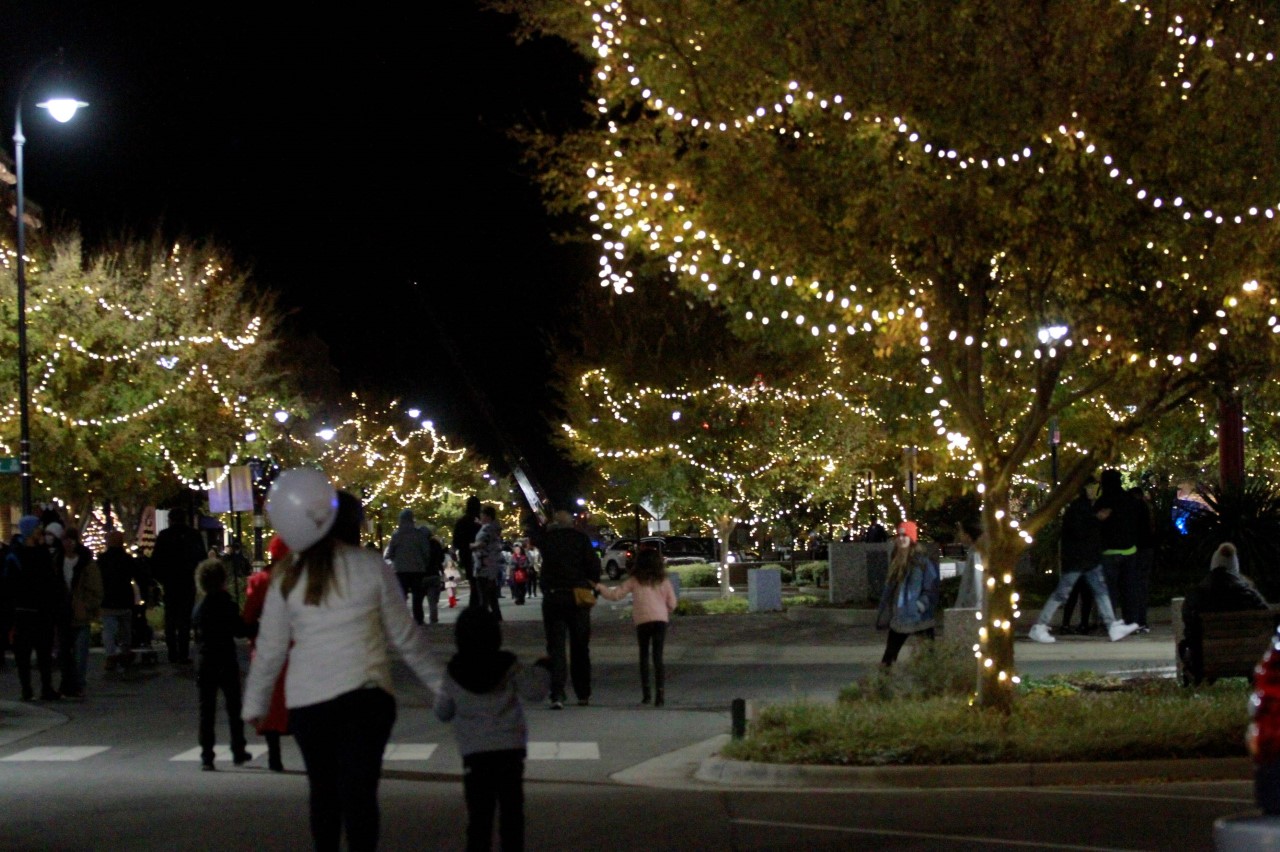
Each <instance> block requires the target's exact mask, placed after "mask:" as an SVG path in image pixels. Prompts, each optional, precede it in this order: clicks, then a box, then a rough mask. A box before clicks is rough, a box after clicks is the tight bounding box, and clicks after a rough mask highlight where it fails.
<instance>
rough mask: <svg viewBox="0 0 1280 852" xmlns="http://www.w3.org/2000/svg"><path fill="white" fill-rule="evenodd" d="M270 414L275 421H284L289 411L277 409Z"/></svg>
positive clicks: (286, 419) (287, 417)
mask: <svg viewBox="0 0 1280 852" xmlns="http://www.w3.org/2000/svg"><path fill="white" fill-rule="evenodd" d="M272 416H273V417H275V419H276V422H277V423H285V422H287V421H288V419H289V412H287V411H284V410H281V411H277V412H276V413H275V414H274V415H272Z"/></svg>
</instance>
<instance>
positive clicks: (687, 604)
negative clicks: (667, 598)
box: [675, 598, 707, 615]
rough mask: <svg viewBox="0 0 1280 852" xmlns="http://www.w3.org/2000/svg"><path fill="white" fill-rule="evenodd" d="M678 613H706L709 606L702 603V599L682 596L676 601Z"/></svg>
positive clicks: (676, 612)
mask: <svg viewBox="0 0 1280 852" xmlns="http://www.w3.org/2000/svg"><path fill="white" fill-rule="evenodd" d="M675 614H676V615H706V614H707V608H706V607H705V606H703V605H702V601H691V600H689V599H688V598H681V599H680V600H678V601H676V611H675Z"/></svg>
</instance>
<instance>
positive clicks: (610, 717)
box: [0, 601, 1251, 850]
mask: <svg viewBox="0 0 1280 852" xmlns="http://www.w3.org/2000/svg"><path fill="white" fill-rule="evenodd" d="M504 605H505V608H506V612H507V614H508V621H507V622H506V634H507V638H508V645H509V646H510V647H512V648H513V649H514V650H516V651H517V652H518V653H520V654H521V655H522V656H532V655H535V654H537V653H540V651H541V648H540V644H541V640H540V635H541V632H540V625H539V623H538V621H537V617H538V609H537V607H536V602H535V603H534V605H530V606H526V607H523V608H521V607H515V606H513V605H512V604H511V602H510V601H505V602H504ZM623 612H624V611H623V610H621V609H618V608H613V607H610V606H608V605H602V606H601V607H598V608H597V610H596V613H595V619H594V624H595V626H594V634H595V638H594V640H593V657H594V660H595V681H596V688H595V694H594V695H593V699H592V704H591V706H589V707H577V706H575V705H573V704H572V702H571V703H570V705H569V706H568V707H567V708H566V709H565V710H563V711H552V710H549V709H547V708H545V707H536V708H530V711H529V717H530V729H531V732H530V739H531V747H530V759H529V761H528V763H527V768H526V784H525V796H526V808H525V810H526V817H527V845H528V848H530V849H619V850H630V849H635V850H641V849H644V850H651V849H705V850H712V849H715V850H719V849H751V850H757V849H759V850H764V849H837V848H838V849H858V850H863V849H866V850H916V849H942V848H945V849H949V850H954V849H961V850H968V849H973V850H979V849H982V850H992V849H1168V850H1196V849H1210V848H1212V839H1211V838H1212V824H1213V820H1214V819H1215V818H1217V817H1219V816H1223V815H1228V814H1237V813H1241V812H1247V811H1249V810H1251V793H1250V785H1249V783H1248V780H1247V778H1244V777H1241V778H1240V779H1239V780H1232V781H1218V782H1203V783H1145V784H1131V785H1101V784H1091V783H1088V779H1082V784H1081V786H1077V787H1048V788H1046V787H1037V788H1026V789H1022V788H1004V789H963V790H936V789H935V790H911V789H898V790H851V791H841V792H829V791H822V790H813V789H804V790H797V789H776V790H744V789H728V788H717V787H713V786H710V785H706V784H703V783H701V782H697V781H695V780H692V778H691V775H692V770H693V768H694V767H695V766H696V763H697V758H698V755H699V754H703V753H709V752H708V751H707V748H706V744H707V743H708V741H709V740H710V739H711V738H713V737H715V736H717V735H722V734H725V733H727V732H728V730H729V712H728V708H729V704H730V702H731V701H732V699H733V698H735V697H744V698H749V699H756V700H780V699H787V698H791V697H799V696H808V697H810V698H813V699H818V700H821V699H825V698H830V697H831V696H833V695H834V694H835V693H836V692H837V691H838V690H839V688H840V687H841V686H842V685H844V684H845V683H847V682H848V681H849V680H851V679H852V678H853V677H855V676H857V675H858V674H859V673H860V672H863V671H866V670H868V669H869V668H870V667H871V666H874V665H875V662H876V661H877V660H878V658H879V653H880V651H881V650H882V643H883V638H882V635H880V634H876V633H875V632H874V631H872V630H869V629H862V628H840V627H832V626H814V625H797V624H794V623H791V622H787V621H786V619H784V618H783V617H782V616H778V615H756V616H742V617H704V618H695V619H682V620H680V621H679V622H677V623H676V624H675V625H674V626H673V628H672V633H671V639H670V640H669V642H670V644H669V649H668V650H669V654H668V656H669V669H670V682H669V685H668V699H669V702H670V706H669V707H667V708H664V709H661V710H658V709H654V708H651V707H640V706H638V705H637V700H638V698H639V695H638V693H639V688H638V684H637V683H636V681H637V675H636V666H635V663H634V661H633V657H634V655H635V651H634V644H633V639H632V635H631V629H630V625H629V624H628V623H627V622H626V621H624V620H623V619H622V618H621V615H622V614H623ZM451 617H452V614H451V613H447V612H446V614H445V620H446V621H448V620H449V619H450V618H451ZM427 629H428V630H430V631H431V634H432V636H433V637H438V639H439V641H438V646H439V655H440V659H441V661H443V660H445V659H446V658H447V657H448V655H449V654H450V653H451V647H450V646H451V644H452V643H451V630H450V628H449V625H448V624H447V623H445V624H441V625H437V626H434V627H428V628H427ZM909 647H910V643H909V644H908V648H909ZM1018 652H1019V660H1020V667H1021V668H1022V670H1023V671H1025V672H1034V671H1041V672H1043V671H1050V670H1055V669H1067V670H1069V669H1082V668H1088V669H1092V670H1094V671H1108V670H1118V669H1126V670H1127V669H1134V668H1159V667H1167V666H1168V665H1170V664H1171V663H1172V641H1171V639H1170V637H1169V635H1168V631H1167V628H1165V629H1164V630H1163V631H1161V630H1160V629H1159V628H1157V629H1156V632H1154V633H1153V634H1151V636H1148V637H1140V638H1135V639H1132V640H1126V641H1125V642H1122V643H1115V644H1112V643H1108V642H1105V641H1104V640H1097V639H1081V640H1077V641H1063V642H1060V643H1058V644H1057V645H1053V646H1038V645H1033V644H1030V643H1019V646H1018ZM92 663H93V664H92V665H91V669H92V672H93V674H92V675H91V678H90V685H89V698H88V699H87V700H86V701H84V702H77V703H69V702H59V703H56V704H50V705H44V706H33V705H18V704H17V703H16V702H11V701H10V702H6V701H0V849H3V850H34V849H41V850H44V849H55V850H81V849H83V850H97V849H112V850H115V849H128V850H151V849H155V850H161V849H163V850H173V849H209V850H243V849H249V848H257V849H273V850H274V849H307V848H310V843H309V836H308V832H307V821H306V814H307V805H306V798H307V796H306V779H305V776H304V775H303V774H302V772H301V759H300V757H299V755H298V753H297V751H296V749H295V748H294V746H293V743H292V742H291V741H289V740H286V743H285V764H286V767H288V769H289V771H287V772H285V773H283V774H276V773H271V772H268V771H267V770H266V769H265V766H264V764H265V757H260V758H259V759H257V760H255V761H254V762H253V763H251V764H249V765H247V766H245V767H240V768H237V767H233V766H231V765H230V762H229V761H220V764H219V765H220V770H221V771H219V772H215V773H203V772H200V771H199V762H198V760H196V759H190V758H191V757H192V756H193V754H194V752H193V750H194V749H195V746H196V740H195V728H196V695H195V686H194V682H193V681H192V679H191V676H190V673H189V672H188V671H184V670H181V669H175V668H172V667H169V666H167V665H165V664H163V663H162V664H160V665H159V666H157V667H155V668H154V669H143V670H140V671H138V672H136V673H134V674H131V675H129V676H127V677H117V676H111V677H108V676H106V675H104V674H103V673H102V672H101V666H100V663H101V657H100V656H96V655H95V657H94V659H93V660H92ZM397 675H398V677H397V681H398V684H399V686H398V688H399V718H398V721H397V723H396V727H395V730H394V732H393V734H392V745H393V746H394V748H393V749H392V750H391V752H390V753H389V756H388V759H387V761H386V762H385V763H384V781H383V784H382V788H381V801H382V806H383V832H382V836H383V847H384V848H386V849H414V850H421V849H461V848H462V847H463V830H464V826H465V822H466V817H465V810H464V806H463V802H462V785H461V762H460V760H459V758H458V754H457V751H456V749H455V747H454V745H453V738H452V731H451V730H450V729H449V726H447V725H444V724H441V723H439V722H437V721H436V720H435V718H434V716H433V715H431V713H430V711H429V710H428V709H427V708H426V706H425V702H424V701H423V693H422V691H421V690H420V688H419V687H417V685H416V684H414V683H412V682H410V681H409V680H408V679H407V677H406V676H405V675H404V673H403V672H398V673H397ZM17 692H18V687H17V678H16V675H15V673H14V671H13V667H12V664H11V663H10V665H9V666H8V667H7V668H5V669H3V670H0V698H12V697H16V695H17ZM1241 700H1242V702H1243V700H1244V696H1243V695H1242V697H1241ZM225 730H226V727H225V724H220V725H219V736H220V737H222V738H224V739H223V741H224V742H225V736H226V734H225ZM250 742H251V744H252V745H260V744H261V741H260V740H257V739H256V738H252V737H251V740H250ZM77 749H78V750H77ZM682 750H683V751H682ZM35 757H42V758H44V759H33V758H35ZM49 758H56V759H49ZM175 758H181V759H175ZM614 776H618V777H619V778H621V779H623V780H625V782H626V783H622V782H621V781H619V780H617V779H616V778H615V777H614Z"/></svg>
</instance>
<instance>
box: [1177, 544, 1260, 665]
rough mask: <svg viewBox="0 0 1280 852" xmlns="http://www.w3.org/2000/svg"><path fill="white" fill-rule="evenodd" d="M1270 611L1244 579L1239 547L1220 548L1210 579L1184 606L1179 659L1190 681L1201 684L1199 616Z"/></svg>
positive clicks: (1199, 585) (1191, 593)
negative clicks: (1182, 636)
mask: <svg viewBox="0 0 1280 852" xmlns="http://www.w3.org/2000/svg"><path fill="white" fill-rule="evenodd" d="M1267 608H1268V604H1267V599H1266V598H1264V597H1263V596H1262V593H1261V592H1259V591H1258V590H1257V588H1256V587H1255V586H1254V585H1253V583H1251V582H1250V581H1249V579H1248V578H1247V577H1244V576H1243V575H1241V573H1240V556H1239V554H1238V553H1237V552H1236V546H1235V545H1234V544H1232V543H1231V542H1229V541H1228V542H1223V543H1222V544H1220V545H1219V546H1218V549H1217V550H1215V551H1214V552H1213V557H1212V558H1210V560H1209V576H1208V577H1205V578H1204V579H1203V580H1201V581H1200V582H1199V583H1197V584H1196V585H1195V586H1194V587H1193V588H1192V589H1191V590H1190V591H1188V592H1187V595H1186V599H1185V600H1184V601H1183V602H1182V624H1183V635H1184V636H1185V637H1186V638H1184V639H1183V640H1182V641H1181V642H1179V643H1178V656H1179V657H1180V658H1181V659H1182V664H1183V668H1184V669H1185V670H1186V671H1187V672H1188V674H1189V675H1190V676H1191V679H1192V680H1193V681H1195V682H1199V680H1200V678H1201V672H1202V670H1203V662H1204V656H1203V648H1202V647H1201V640H1202V635H1203V633H1202V630H1201V626H1200V613H1202V612H1241V611H1244V610H1251V609H1267Z"/></svg>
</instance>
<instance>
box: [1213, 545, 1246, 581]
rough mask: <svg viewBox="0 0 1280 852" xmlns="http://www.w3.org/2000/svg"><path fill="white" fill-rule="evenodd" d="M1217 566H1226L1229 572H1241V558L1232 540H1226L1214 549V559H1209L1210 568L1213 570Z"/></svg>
mask: <svg viewBox="0 0 1280 852" xmlns="http://www.w3.org/2000/svg"><path fill="white" fill-rule="evenodd" d="M1217 568H1225V569H1226V571H1227V573H1228V574H1239V573H1240V560H1239V558H1238V557H1237V556H1236V546H1235V545H1234V544H1232V543H1231V542H1229V541H1228V542H1224V543H1223V544H1220V545H1219V546H1218V549H1217V550H1216V551H1214V554H1213V559H1211V560H1209V570H1210V571H1213V570H1215V569H1217Z"/></svg>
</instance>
